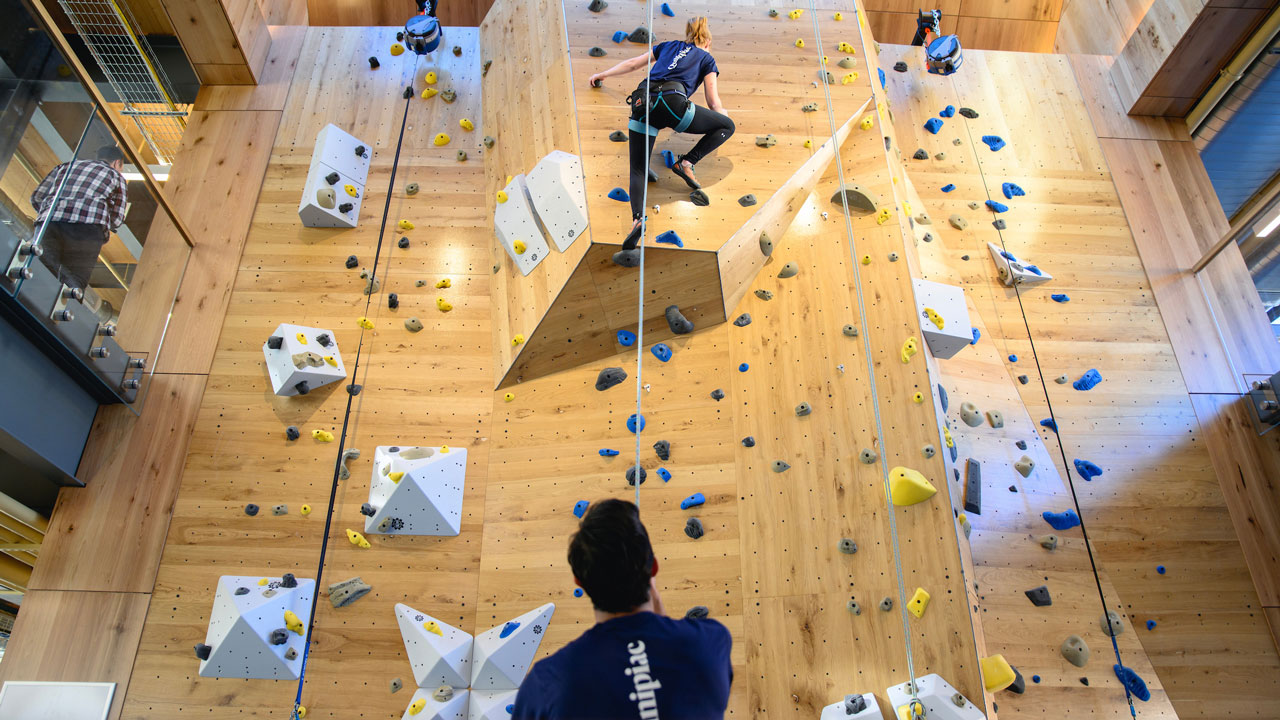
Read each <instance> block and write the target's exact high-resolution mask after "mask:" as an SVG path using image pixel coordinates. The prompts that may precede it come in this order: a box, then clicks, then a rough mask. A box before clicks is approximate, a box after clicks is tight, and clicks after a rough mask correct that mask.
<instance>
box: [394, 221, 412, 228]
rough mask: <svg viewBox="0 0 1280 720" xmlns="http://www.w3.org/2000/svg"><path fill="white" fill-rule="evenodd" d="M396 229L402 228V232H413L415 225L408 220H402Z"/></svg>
mask: <svg viewBox="0 0 1280 720" xmlns="http://www.w3.org/2000/svg"><path fill="white" fill-rule="evenodd" d="M396 227H398V228H400V229H401V230H412V229H413V223H411V222H409V221H408V220H401V221H400V222H398V223H396Z"/></svg>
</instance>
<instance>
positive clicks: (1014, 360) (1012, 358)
mask: <svg viewBox="0 0 1280 720" xmlns="http://www.w3.org/2000/svg"><path fill="white" fill-rule="evenodd" d="M1009 362H1018V356H1017V355H1010V356H1009Z"/></svg>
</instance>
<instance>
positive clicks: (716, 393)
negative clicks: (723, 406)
mask: <svg viewBox="0 0 1280 720" xmlns="http://www.w3.org/2000/svg"><path fill="white" fill-rule="evenodd" d="M711 399H712V400H723V399H724V391H723V390H721V389H720V388H716V389H715V390H712V391H711Z"/></svg>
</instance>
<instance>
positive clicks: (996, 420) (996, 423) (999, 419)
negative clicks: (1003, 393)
mask: <svg viewBox="0 0 1280 720" xmlns="http://www.w3.org/2000/svg"><path fill="white" fill-rule="evenodd" d="M987 422H989V423H991V427H993V428H996V429H1000V428H1002V427H1004V413H1002V412H1000V411H999V410H988V411H987Z"/></svg>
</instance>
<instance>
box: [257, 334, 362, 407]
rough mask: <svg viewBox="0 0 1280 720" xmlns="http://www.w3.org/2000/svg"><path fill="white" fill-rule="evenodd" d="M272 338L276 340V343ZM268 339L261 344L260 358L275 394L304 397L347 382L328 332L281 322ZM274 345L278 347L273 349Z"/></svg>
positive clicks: (339, 358)
mask: <svg viewBox="0 0 1280 720" xmlns="http://www.w3.org/2000/svg"><path fill="white" fill-rule="evenodd" d="M271 338H279V342H278V343H277V342H275V341H274V340H273V339H271ZM271 338H268V340H267V341H266V342H265V343H263V344H262V355H263V357H264V358H266V362H267V376H268V377H269V378H270V379H271V391H272V392H274V393H275V394H277V395H283V396H286V397H287V396H291V395H305V394H306V393H308V392H311V391H312V390H315V389H316V388H318V387H320V386H321V385H328V384H329V383H335V382H338V381H339V380H345V379H346V377H347V368H346V366H345V365H343V364H342V353H340V352H338V341H337V340H335V339H333V333H332V332H331V331H329V330H322V329H321V328H313V327H304V326H302V325H291V324H289V323H280V325H279V326H277V327H276V329H275V332H273V333H271ZM276 344H278V345H279V347H277V348H274V349H273V348H272V347H271V346H272V345H276ZM300 383H306V384H305V385H301V384H300Z"/></svg>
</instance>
